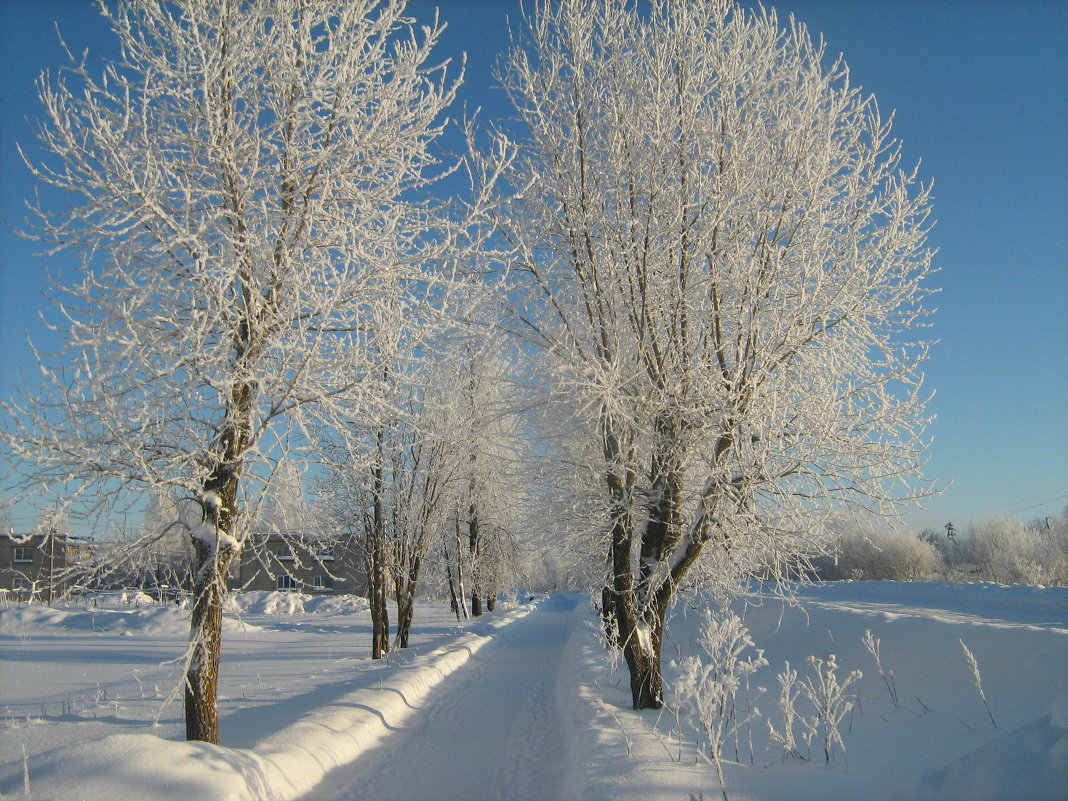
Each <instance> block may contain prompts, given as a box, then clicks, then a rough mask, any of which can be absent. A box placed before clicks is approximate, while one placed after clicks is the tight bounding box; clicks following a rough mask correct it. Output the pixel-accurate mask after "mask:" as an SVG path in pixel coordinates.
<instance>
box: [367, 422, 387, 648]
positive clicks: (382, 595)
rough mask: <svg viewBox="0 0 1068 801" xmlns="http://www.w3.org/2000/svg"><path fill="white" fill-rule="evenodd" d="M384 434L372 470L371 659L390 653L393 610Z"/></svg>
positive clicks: (369, 570)
mask: <svg viewBox="0 0 1068 801" xmlns="http://www.w3.org/2000/svg"><path fill="white" fill-rule="evenodd" d="M382 439H383V435H382V432H381V431H379V432H378V463H377V464H376V465H375V466H374V467H373V468H372V480H373V497H372V506H373V509H372V518H371V521H370V522H371V531H370V532H369V533H370V537H369V539H370V540H371V541H370V543H369V546H370V547H369V549H368V562H369V564H368V568H369V569H368V571H367V573H368V582H367V584H368V595H369V597H368V601H370V604H371V659H381V658H382V657H383V656H385V655H386V654H388V653H389V607H388V606H387V605H386V531H385V525H386V522H385V512H384V509H383V504H384V500H383V497H382V492H383V467H382V459H383V442H382Z"/></svg>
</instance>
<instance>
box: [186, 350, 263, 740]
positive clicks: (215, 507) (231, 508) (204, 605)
mask: <svg viewBox="0 0 1068 801" xmlns="http://www.w3.org/2000/svg"><path fill="white" fill-rule="evenodd" d="M246 353H247V351H246ZM255 397H256V385H255V383H252V382H248V383H244V384H239V385H238V386H237V387H236V388H235V389H234V390H233V393H232V395H231V396H230V399H229V403H228V408H227V419H228V420H229V422H228V424H227V425H226V426H224V427H223V429H222V431H221V432H220V433H219V437H218V440H217V444H218V446H219V448H220V451H221V454H220V461H219V463H218V464H217V465H216V467H215V469H214V471H213V472H212V474H211V476H209V478H208V480H207V481H205V482H204V493H203V494H204V498H203V501H202V503H203V507H202V512H203V522H204V523H205V524H207V525H210V526H211V527H212V528H214V531H215V536H214V538H211V539H208V538H204V537H203V536H202V535H203V530H202V532H198V536H194V537H193V538H192V544H193V552H194V569H195V573H194V579H193V614H192V616H191V617H190V621H189V641H190V649H191V652H190V657H189V663H188V665H187V667H186V672H185V737H186V739H187V740H201V741H203V742H207V743H212V744H214V745H218V744H219V742H220V741H219V711H218V690H219V656H220V654H221V650H222V612H223V602H224V600H225V598H226V578H227V575H228V573H229V570H230V564H231V563H232V562H233V560H234V558H235V557H236V556H237V552H238V546H237V540H236V539H234V534H235V528H234V524H235V523H236V521H237V498H238V494H237V490H238V484H239V483H240V480H241V471H242V468H243V466H244V457H245V452H246V451H247V449H248V444H249V432H250V429H251V424H250V422H249V421H250V419H251V416H252V407H253V404H254V401H255Z"/></svg>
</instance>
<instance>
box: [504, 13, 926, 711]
mask: <svg viewBox="0 0 1068 801" xmlns="http://www.w3.org/2000/svg"><path fill="white" fill-rule="evenodd" d="M644 5H645V4H644V3H643V4H642V6H643V7H642V9H641V11H639V8H638V3H637V2H632V1H631V0H560V1H559V2H550V1H549V0H542V1H541V2H538V3H536V5H535V9H534V12H533V14H532V15H531V17H530V18H529V19H528V20H527V30H526V39H525V41H524V42H521V44H525V46H526V47H525V49H524V48H523V47H516V48H515V49H514V50H513V51H512V52H511V54H510V56H509V58H508V60H507V61H506V62H505V65H504V67H503V69H502V74H501V80H502V83H503V85H504V86H505V88H506V89H507V91H508V92H509V93H510V95H511V97H512V100H513V102H514V104H515V107H516V109H517V111H518V113H519V116H520V118H521V121H522V123H523V125H524V134H523V137H522V139H521V141H520V142H519V147H520V154H519V156H518V157H517V159H516V161H515V164H514V169H513V170H512V171H511V172H510V177H511V180H512V181H513V182H514V185H515V186H516V187H517V188H520V189H522V191H520V192H517V195H516V197H515V199H514V201H513V203H512V205H511V207H510V209H509V210H508V212H507V213H506V214H504V215H502V219H501V220H500V228H501V230H502V232H503V234H504V236H505V237H506V238H507V239H508V240H509V242H510V243H511V244H512V246H513V247H514V256H513V260H512V264H513V265H514V268H513V272H512V276H513V278H514V281H515V284H514V297H516V298H517V308H516V310H515V315H514V318H513V319H514V325H515V329H516V331H517V332H519V333H520V334H521V335H522V336H524V337H525V338H526V339H527V340H528V341H529V342H531V343H533V344H535V345H537V346H540V347H541V349H542V353H543V354H544V355H545V358H546V360H547V361H550V362H551V364H552V365H553V370H554V378H555V384H556V386H557V388H558V390H559V392H560V393H561V394H563V395H568V396H570V397H571V398H572V399H573V401H572V402H571V403H570V404H569V405H570V407H571V408H574V409H576V410H577V420H578V424H579V426H580V427H581V428H584V429H585V432H586V436H587V437H588V438H589V439H590V441H591V442H594V443H596V460H597V465H596V467H594V465H591V468H593V469H595V471H596V472H598V473H599V474H600V477H601V478H600V481H601V486H602V491H601V498H602V506H601V508H602V510H603V514H602V516H601V517H602V520H603V523H604V525H603V529H602V532H603V533H604V534H605V535H606V542H605V550H606V552H607V554H608V562H609V565H610V566H609V568H608V571H607V572H608V581H607V592H606V593H605V604H604V605H605V612H606V615H607V617H608V618H609V619H610V620H611V621H612V622H613V625H615V626H616V627H617V635H618V636H617V637H616V638H615V639H616V641H617V642H618V643H620V644H621V645H622V647H623V651H624V656H625V658H626V661H627V665H628V667H629V670H630V676H631V694H632V699H633V704H634V706H635V707H636V708H647V707H659V706H661V704H662V679H661V670H660V664H661V646H662V637H663V631H664V622H665V616H666V614H667V610H668V607H669V605H670V603H671V601H672V598H673V597H674V595H675V593H676V592H677V591H678V590H679V588H680V587H682V586H684V585H685V584H686V583H688V582H693V581H705V580H715V581H718V582H724V583H729V582H730V581H731V580H733V579H734V578H737V577H741V576H745V575H751V574H753V573H754V572H759V573H760V575H763V576H776V575H778V576H781V575H783V574H784V573H785V572H786V569H785V568H786V567H787V566H789V565H790V563H791V561H792V560H795V559H796V558H797V557H798V556H799V555H803V554H804V553H805V552H806V551H809V550H811V549H814V548H818V547H819V546H820V542H821V539H822V534H821V519H822V518H823V517H824V516H825V515H826V514H827V513H828V511H829V510H833V509H836V508H838V509H844V510H851V511H856V510H863V511H871V512H877V513H883V514H894V513H896V512H897V511H898V509H899V506H900V502H901V500H902V499H903V498H907V497H909V496H910V495H912V494H913V493H914V492H915V490H914V489H913V488H912V487H911V485H910V481H909V480H910V479H912V478H915V477H917V475H918V467H919V464H920V463H921V461H922V458H921V454H922V449H923V445H922V441H921V440H920V439H919V436H920V434H921V432H922V430H923V428H924V423H925V418H924V415H923V406H924V402H923V398H922V397H921V396H920V391H919V387H920V374H919V372H918V365H919V364H920V362H921V361H922V360H923V358H924V357H925V353H926V348H925V345H924V344H923V343H922V342H917V341H915V339H914V338H912V337H911V335H910V334H909V330H910V329H911V328H912V327H914V326H915V325H917V324H918V323H921V322H922V321H923V315H924V313H925V312H924V309H923V306H922V302H923V300H924V298H925V295H926V292H927V291H926V290H925V289H924V288H923V287H922V286H921V282H922V281H923V280H924V279H925V278H926V276H927V275H928V273H929V269H930V266H929V265H930V254H929V252H927V251H926V250H925V247H924V238H925V232H926V227H927V214H928V193H927V191H926V189H924V188H923V187H917V186H916V179H915V174H914V173H904V172H902V171H901V170H900V167H899V165H900V158H899V154H898V149H897V147H896V145H895V144H894V143H893V141H892V140H891V139H890V138H889V124H888V123H887V122H886V121H885V120H883V119H882V118H881V117H880V115H879V113H878V109H877V108H876V105H875V103H874V101H873V100H872V99H871V98H870V97H866V96H864V95H862V94H861V93H860V92H859V91H858V90H857V89H856V88H854V87H852V86H851V85H850V84H849V80H848V74H847V71H846V68H845V66H844V65H843V64H842V63H841V62H840V61H839V62H836V63H834V64H832V65H831V66H830V67H825V66H824V55H825V54H824V51H823V48H822V46H820V45H817V44H814V43H813V42H812V40H811V39H810V37H809V35H808V33H807V32H806V30H805V29H804V27H802V26H801V25H799V24H797V23H794V22H792V21H791V23H790V24H789V25H788V26H786V28H785V30H784V29H783V27H782V26H780V24H779V21H778V19H777V18H776V16H775V15H774V13H772V12H766V11H762V10H761V11H756V12H753V11H748V10H746V9H744V8H742V7H740V6H738V5H736V4H735V3H733V2H729V0H651V2H650V3H649V4H648V5H649V8H648V13H646V10H645V8H644ZM590 450H591V451H592V450H593V449H592V448H591V449H590ZM598 533H600V532H598Z"/></svg>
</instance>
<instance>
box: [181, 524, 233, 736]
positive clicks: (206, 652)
mask: <svg viewBox="0 0 1068 801" xmlns="http://www.w3.org/2000/svg"><path fill="white" fill-rule="evenodd" d="M195 549H196V555H197V566H198V569H197V574H196V575H197V578H196V582H195V585H194V589H193V599H194V600H193V615H192V618H191V619H190V641H191V647H192V653H191V655H190V660H189V667H188V668H187V669H186V674H185V739H187V740H202V741H204V742H206V743H212V744H214V745H219V742H220V741H219V711H218V705H217V703H216V699H217V698H218V689H219V655H220V653H221V651H222V610H223V601H224V599H225V597H226V574H227V570H228V568H229V565H230V561H231V559H232V556H233V549H232V548H228V549H219V551H218V553H217V554H216V553H215V550H216V549H215V548H214V547H213V546H212V545H210V544H205V543H200V542H199V541H198V542H196V543H195Z"/></svg>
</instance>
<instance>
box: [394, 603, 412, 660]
mask: <svg viewBox="0 0 1068 801" xmlns="http://www.w3.org/2000/svg"><path fill="white" fill-rule="evenodd" d="M414 614H415V600H414V599H413V598H412V596H411V595H410V594H408V593H407V592H405V593H404V596H403V597H398V598H397V636H396V637H395V638H394V640H393V645H394V646H395V647H397V648H407V647H408V638H409V635H410V633H411V630H412V617H413V616H414Z"/></svg>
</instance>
